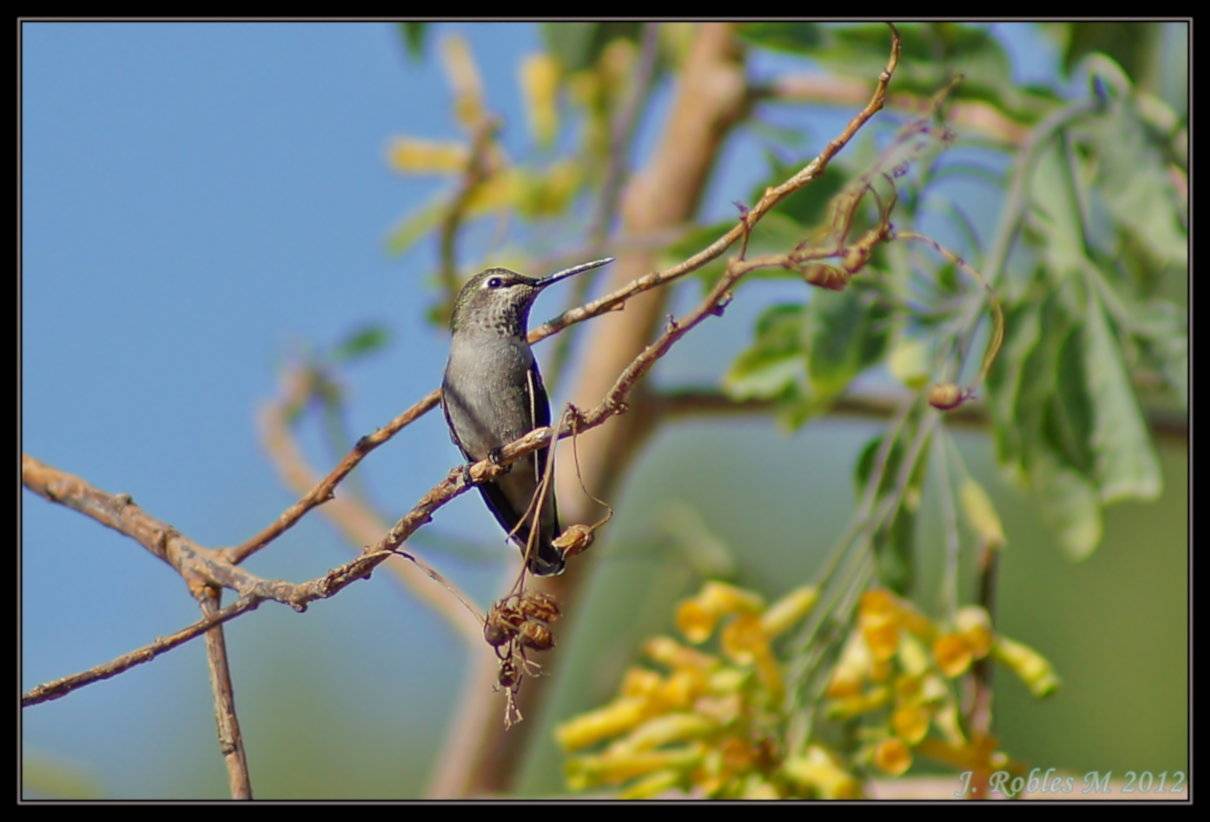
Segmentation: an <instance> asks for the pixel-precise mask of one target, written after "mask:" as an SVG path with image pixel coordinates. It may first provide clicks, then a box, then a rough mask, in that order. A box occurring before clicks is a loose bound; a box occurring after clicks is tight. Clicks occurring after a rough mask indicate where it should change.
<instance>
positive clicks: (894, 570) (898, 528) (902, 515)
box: [854, 425, 928, 594]
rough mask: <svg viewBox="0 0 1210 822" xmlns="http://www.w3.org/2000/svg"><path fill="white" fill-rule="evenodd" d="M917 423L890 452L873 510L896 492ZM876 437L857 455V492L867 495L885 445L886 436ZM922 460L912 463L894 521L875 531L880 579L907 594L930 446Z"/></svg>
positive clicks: (912, 578) (913, 575)
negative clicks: (886, 497)
mask: <svg viewBox="0 0 1210 822" xmlns="http://www.w3.org/2000/svg"><path fill="white" fill-rule="evenodd" d="M914 432H915V426H914V425H909V426H907V427H906V428H905V433H904V434H903V435H902V436H901V437H899V438H897V439H896V440H895V442H894V443H893V444H892V445H891V448H890V451H889V452H888V454H887V458H886V465H885V467H884V469H883V472H882V476H881V477H880V478H879V482H878V487H877V490H876V491H875V504H874V507H873V510H875V511H878V510H879V509H880V507H881V504H882V500H883V498H884V497H885V496H886V495H887V494H888V493H893V491H894V488H895V485H896V482H897V481H898V475H899V471H900V466H901V463H902V461H903V458H904V452H905V447H904V445H903V443H904V441H905V440H907V439H910V438H911V437H913V436H914ZM885 436H886V435H885V434H884V435H880V436H877V437H874V438H873V439H872V440H870V441H869V442H868V443H866V445H865V447H864V448H863V449H862V451H861V454H860V456H858V458H857V467H856V470H855V472H854V479H855V481H856V484H857V496H858V498H859V499H860V498H863V497H864V495H865V492H866V486H867V485H868V484H869V481H870V477H871V474H872V473H873V471H874V468H875V460H876V459H877V457H878V453H879V451H880V450H881V448H882V444H883V441H884V437H885ZM920 453H921V457H920V459H919V461H918V462H917V463H916V465H914V466H913V467H912V473H911V475H910V476H909V477H908V483H907V486H906V487H905V488H904V492H903V497H902V499H901V500H900V504H899V507H898V508H897V509H896V510H895V512H894V513H893V514H892V515H891V520H890V523H889V524H887V525H884V526H883V527H882V528H879V529H878V530H877V531H876V532H875V533H874V535H873V537H872V540H873V549H874V557H875V561H876V565H877V569H878V579H879V581H880V582H881V583H882V584H883V585H885V586H887V587H888V588H890V589H891V590H892V591H895V592H896V593H898V594H907V593H908V592H909V591H910V590H911V588H912V586H913V585H914V584H915V579H916V561H915V560H916V550H915V549H916V514H917V511H918V509H919V507H920V498H921V488H922V485H923V483H924V476H925V467H926V464H927V454H928V449H927V448H925V449H924V450H922V451H921V452H920Z"/></svg>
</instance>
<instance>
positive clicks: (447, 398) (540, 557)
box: [441, 257, 613, 576]
mask: <svg viewBox="0 0 1210 822" xmlns="http://www.w3.org/2000/svg"><path fill="white" fill-rule="evenodd" d="M611 262H613V258H612V257H607V258H605V259H603V260H593V261H592V262H590V263H583V264H582V265H577V266H574V267H572V268H567V269H564V270H563V271H558V272H555V273H554V274H551V275H549V276H547V277H540V278H534V277H527V276H525V275H524V274H518V273H517V272H515V271H509V270H508V269H507V268H489V269H487V270H486V271H481V272H479V273H478V274H476V275H475V276H473V277H471V278H470V279H469V280H467V282H466V284H465V285H464V286H462V290H461V291H459V292H458V297H457V299H455V301H454V310H453V314H452V317H451V320H450V330H451V331H452V337H451V340H450V356H449V360H448V361H447V362H446V364H445V376H444V377H443V379H442V381H441V410H442V411H443V412H444V413H445V422H446V425H448V426H449V429H450V439H452V440H453V441H454V445H456V446H458V449H459V450H460V451H461V452H462V455H463V456H464V457H466V459H468V460H470V461H471V462H478V461H479V460H482V459H485V458H491V459H493V460H495V459H498V458H499V453H500V449H501V447H503V446H505V445H507V444H508V443H510V442H512V441H513V440H515V439H517V438H518V437H521V436H522V435H524V434H527V433H529V432H530V431H532V430H533V429H535V428H540V427H542V426H545V425H550V399H549V398H548V397H547V395H546V387H545V386H544V385H543V384H542V374H541V373H540V372H539V371H538V362H537V360H535V359H534V354H533V351H531V350H530V347H529V340H528V339H527V337H528V334H529V329H528V325H529V310H530V308H531V307H532V306H533V304H534V300H536V299H537V298H538V295H539V294H541V293H542V290H543V289H545V288H546V287H547V286H550V285H554V284H555V283H557V282H559V281H560V280H564V279H566V278H568V277H571V276H573V275H575V274H579V273H581V272H583V271H589V270H591V269H594V268H599V267H600V266H603V265H606V264H608V263H611ZM546 459H547V450H546V449H543V450H539V451H535V452H533V453H532V454H527V455H526V456H524V457H522V458H520V459H518V460H516V461H515V462H513V463H512V464H511V466H510V467H509V470H508V472H507V473H504V474H502V475H500V476H499V477H497V478H496V479H494V480H492V481H490V482H484V483H481V484H480V485H479V493H480V494H482V495H483V501H484V502H485V503H487V507H488V510H490V511H491V512H492V514H493V515H495V517H496V521H497V522H499V523H500V525H501V527H503V528H504V530H505V531H507V532H509V533H511V534H512V535H513V536H512V538H513V540H514V542H515V543H516V544H517V546H518V547H520V549H521V552H522V556H523V557H524V555H525V550H526V545H527V543H528V542H529V536H530V525H531V523H532V519H531V517H532V516H533V512H532V511H530V515H529V516H528V517H527V516H525V515H526V510H527V509H528V508H529V507H530V502H531V500H532V499H533V496H534V494H535V492H536V491H537V490H538V486H539V485H540V484H541V482H542V477H543V475H544V472H545V471H546ZM523 517H524V518H525V520H526V521H525V522H521V519H522V518H523ZM519 523H520V524H519ZM514 529H515V530H514ZM558 534H559V513H558V509H557V507H556V505H555V494H554V488H550V489H548V491H547V494H546V499H545V501H544V502H543V504H542V510H541V513H540V514H539V515H538V534H537V541H536V543H535V545H534V548H533V549H532V551H531V552H530V556H528V557H525V559H526V562H527V566H528V568H529V570H530V571H531V572H532V573H533V574H536V575H537V576H551V575H554V574H560V573H562V572H563V564H564V562H563V555H562V553H561V552H560V551H559V549H558V548H556V547H554V546H553V545H551V540H553V539H554V538H555V537H556V536H558Z"/></svg>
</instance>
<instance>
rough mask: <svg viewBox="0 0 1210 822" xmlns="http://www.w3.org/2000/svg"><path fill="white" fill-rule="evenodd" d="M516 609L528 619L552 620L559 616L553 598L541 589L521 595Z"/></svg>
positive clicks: (557, 607) (556, 604) (557, 605)
mask: <svg viewBox="0 0 1210 822" xmlns="http://www.w3.org/2000/svg"><path fill="white" fill-rule="evenodd" d="M517 609H518V610H519V611H520V612H521V613H522V614H524V615H525V616H526V618H528V619H537V620H541V621H542V622H554V621H555V620H557V619H558V618H559V616H560V612H559V604H558V603H557V602H556V601H555V598H554V597H553V596H551V595H550V594H548V593H545V592H543V591H529V592H527V593H525V594H523V595H522V596H521V602H520V604H519V605H518V606H517Z"/></svg>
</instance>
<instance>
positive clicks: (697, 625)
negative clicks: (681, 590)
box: [676, 599, 718, 645]
mask: <svg viewBox="0 0 1210 822" xmlns="http://www.w3.org/2000/svg"><path fill="white" fill-rule="evenodd" d="M717 622H718V614H716V613H714V612H712V611H710V610H708V609H707V608H706V607H705V606H703V605H702V603H700V602H698V601H697V600H696V599H687V600H685V601H684V602H682V603H681V604H680V605H678V606H677V609H676V628H677V630H678V631H680V632H681V634H683V635H684V637H685V639H687V640H689V641H690V642H692V643H693V644H694V645H700V644H702V643H703V642H705V641H706V640H707V639H709V638H710V635H711V634H712V633H714V626H715V624H716V623H717Z"/></svg>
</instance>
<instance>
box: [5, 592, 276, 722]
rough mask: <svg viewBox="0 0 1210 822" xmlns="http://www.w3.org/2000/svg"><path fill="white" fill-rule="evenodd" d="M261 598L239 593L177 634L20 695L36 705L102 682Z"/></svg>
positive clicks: (23, 701)
mask: <svg viewBox="0 0 1210 822" xmlns="http://www.w3.org/2000/svg"><path fill="white" fill-rule="evenodd" d="M262 602H264V600H263V599H261V598H260V597H255V596H243V597H240V598H239V599H237V600H236V601H235V602H233V603H231V604H230V605H228V606H227V607H225V608H222V609H220V610H219V611H216V612H215V613H214V614H212V615H211V616H208V617H206V618H205V619H203V620H200V621H198V622H195V623H193V624H192V625H190V626H188V627H186V628H182V629H181V630H179V631H177V632H176V633H175V634H169V635H168V636H166V637H160V638H158V639H156V640H155V641H154V642H150V643H148V644H147V645H144V646H143V647H142V648H136V649H135V650H133V651H130V652H129V653H125V654H122V655H121V656H119V657H115V658H114V659H111V660H110V661H109V662H104V663H102V664H100V665H95V666H93V667H92V668H89V669H88V670H86V671H80V672H79V673H76V674H71V675H70V676H64V677H60V678H58V679H52V680H51V681H50V682H44V683H42V684H41V685H37V686H35V687H33V688H30V689H29V690H28V691H26V692H25V693H23V694H22V695H21V707H23V708H26V707H29V706H30V705H37V704H38V703H40V702H50V701H51V700H54V699H58V698H59V697H62V696H67V695H68V694H69V693H71V692H72V691H74V690H75V689H76V688H79V687H82V686H84V685H90V684H92V683H93V682H100V681H101V680H103V679H109V678H110V677H112V676H117V675H118V674H120V673H122V672H123V671H126V670H129V669H130V668H133V667H135V666H136V665H142V664H143V663H144V662H150V661H151V660H153V659H155V658H156V657H157V656H159V655H160V654H162V653H164V652H165V651H170V650H172V649H173V648H175V647H177V646H178V645H183V644H184V643H186V642H188V641H189V640H191V639H193V638H194V637H197V636H200V635H202V634H204V633H205V632H206V631H208V630H209V629H210V628H213V627H214V626H215V625H221V624H223V623H224V622H226V621H227V620H230V619H235V618H236V617H237V616H239V615H240V614H244V613H247V612H248V611H251V610H253V609H254V608H256V606H258V605H260V604H261V603H262Z"/></svg>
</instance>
